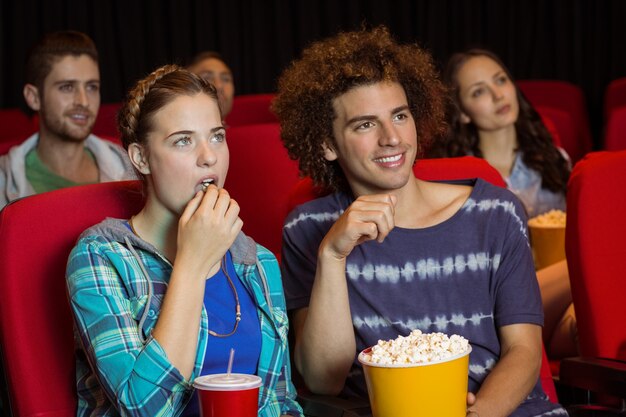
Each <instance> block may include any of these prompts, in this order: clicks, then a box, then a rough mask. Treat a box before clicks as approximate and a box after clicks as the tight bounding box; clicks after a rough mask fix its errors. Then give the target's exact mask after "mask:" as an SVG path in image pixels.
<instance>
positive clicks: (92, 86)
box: [87, 84, 100, 92]
mask: <svg viewBox="0 0 626 417" xmlns="http://www.w3.org/2000/svg"><path fill="white" fill-rule="evenodd" d="M87 90H89V91H93V92H97V91H99V90H100V86H99V85H98V84H89V85H88V86H87Z"/></svg>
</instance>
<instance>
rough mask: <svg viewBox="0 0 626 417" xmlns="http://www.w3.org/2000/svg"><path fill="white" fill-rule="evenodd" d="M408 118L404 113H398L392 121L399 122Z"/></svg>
mask: <svg viewBox="0 0 626 417" xmlns="http://www.w3.org/2000/svg"><path fill="white" fill-rule="evenodd" d="M408 118H409V115H408V114H406V113H398V114H396V116H395V117H394V119H395V120H398V121H400V120H406V119H408Z"/></svg>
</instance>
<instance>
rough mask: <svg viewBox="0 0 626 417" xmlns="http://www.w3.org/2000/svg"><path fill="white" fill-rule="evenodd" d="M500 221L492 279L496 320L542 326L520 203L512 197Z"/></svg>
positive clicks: (530, 254) (539, 303)
mask: <svg viewBox="0 0 626 417" xmlns="http://www.w3.org/2000/svg"><path fill="white" fill-rule="evenodd" d="M506 213H507V219H506V221H503V222H502V223H503V227H504V231H503V233H504V242H503V250H502V255H501V258H500V263H499V265H498V270H497V274H496V276H497V279H496V281H495V294H496V298H495V317H494V319H495V324H496V326H497V327H502V326H506V325H509V324H517V323H532V324H537V325H540V326H543V307H542V304H541V294H540V292H539V284H538V282H537V275H536V273H535V266H534V262H533V257H532V253H531V249H530V244H529V241H528V228H527V224H526V223H527V220H526V215H525V214H524V209H523V208H522V206H521V203H520V202H519V201H517V200H515V199H513V198H512V199H511V201H510V202H509V207H508V209H507V210H506Z"/></svg>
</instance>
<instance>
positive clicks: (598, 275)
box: [560, 151, 626, 415]
mask: <svg viewBox="0 0 626 417" xmlns="http://www.w3.org/2000/svg"><path fill="white" fill-rule="evenodd" d="M625 182H626V151H617V152H594V153H590V154H588V155H587V156H586V157H585V158H584V159H583V160H581V161H580V162H579V163H577V164H576V165H575V166H574V169H573V170H572V174H571V176H570V179H569V183H568V190H567V225H566V232H565V250H566V254H567V264H568V267H569V274H570V281H571V288H572V298H573V301H574V307H575V309H576V322H577V323H576V324H577V327H578V337H579V344H580V352H581V356H582V357H581V358H574V359H569V358H566V359H563V360H562V361H561V369H560V380H561V382H563V383H564V384H567V385H573V386H577V387H579V388H583V389H586V390H589V391H592V392H598V393H603V394H606V395H610V396H614V397H617V398H619V399H621V400H622V401H624V400H626V325H625V324H624V323H626V309H625V308H624V300H625V299H626V280H625V279H624V277H626V264H625V263H624V259H626V238H625V236H626V216H624V213H626V193H624V183H625ZM602 415H604V414H602ZM619 415H623V414H619Z"/></svg>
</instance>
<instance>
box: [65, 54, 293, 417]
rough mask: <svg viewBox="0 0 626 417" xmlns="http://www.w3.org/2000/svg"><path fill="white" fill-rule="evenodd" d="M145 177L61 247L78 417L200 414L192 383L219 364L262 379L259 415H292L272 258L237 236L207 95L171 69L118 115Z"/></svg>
mask: <svg viewBox="0 0 626 417" xmlns="http://www.w3.org/2000/svg"><path fill="white" fill-rule="evenodd" d="M118 124H119V130H120V132H121V135H122V141H123V144H124V147H125V148H126V149H127V151H128V155H129V156H130V159H131V161H132V163H133V165H134V166H135V168H136V170H137V171H138V172H139V173H140V174H141V175H142V176H143V178H144V180H145V189H146V202H145V205H144V207H143V209H142V210H141V211H140V212H139V213H137V214H135V215H134V216H132V217H131V218H130V219H124V220H122V219H106V220H104V221H103V222H102V223H100V224H98V225H96V226H93V227H91V228H90V229H88V230H87V231H85V232H84V233H83V234H82V235H81V237H80V239H79V241H78V243H77V245H76V247H75V248H74V249H73V251H72V253H71V255H70V258H69V262H68V269H67V283H68V289H69V294H70V299H71V307H72V310H73V313H74V316H75V322H76V331H77V344H78V349H77V352H78V353H77V362H76V364H77V370H76V377H77V393H78V400H79V401H78V412H77V415H79V416H87V415H107V416H116V415H124V416H127V415H133V416H134V415H144V416H179V415H183V416H191V415H198V414H199V412H198V401H197V396H196V395H195V393H194V389H193V387H192V382H193V380H194V378H196V377H197V376H199V375H203V374H211V373H221V372H224V371H225V369H226V365H227V363H228V358H229V351H230V349H231V348H234V349H235V350H236V360H235V363H234V366H233V371H234V372H241V373H251V374H256V375H259V376H260V377H261V379H262V380H263V386H262V387H261V390H260V394H259V412H258V415H259V416H267V417H270V416H272V417H275V416H281V415H282V416H285V415H292V416H301V415H302V411H301V409H300V407H299V406H298V404H297V403H296V402H295V395H296V393H295V390H294V387H293V385H292V383H291V378H290V373H291V371H290V364H289V349H288V343H287V329H288V322H287V316H286V314H285V302H284V296H283V292H282V285H281V279H280V272H279V268H278V264H277V262H276V259H275V258H274V256H273V255H272V254H271V252H269V251H268V250H266V249H265V248H263V247H261V246H259V245H257V244H255V243H254V242H253V241H252V239H250V238H249V237H246V236H245V235H243V233H242V232H241V227H242V221H241V219H240V218H239V216H238V214H239V207H238V205H237V203H236V202H235V201H234V200H233V199H231V198H230V196H229V194H228V192H227V191H226V190H225V189H224V188H223V186H224V180H225V179H226V174H227V172H228V164H229V153H228V146H227V144H226V137H225V131H224V127H223V126H222V116H221V112H220V108H219V106H218V98H217V93H216V91H215V88H214V87H213V86H212V85H211V84H209V83H207V82H206V81H204V80H203V79H202V78H200V77H198V76H196V75H194V74H192V73H190V72H188V71H186V70H183V69H181V68H179V67H177V66H173V65H168V66H164V67H162V68H159V69H157V70H156V71H154V72H153V73H152V74H150V75H149V76H148V77H146V78H145V79H143V80H141V81H139V82H138V83H137V85H136V86H135V87H134V88H133V89H132V90H131V91H130V93H129V96H128V99H127V101H126V102H125V104H124V105H123V107H122V109H121V111H120V113H119V115H118Z"/></svg>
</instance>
